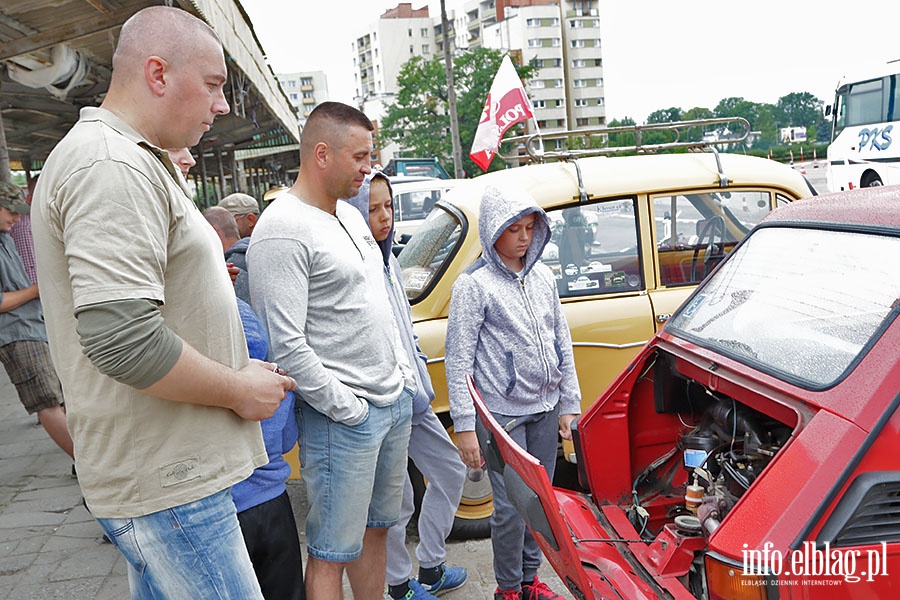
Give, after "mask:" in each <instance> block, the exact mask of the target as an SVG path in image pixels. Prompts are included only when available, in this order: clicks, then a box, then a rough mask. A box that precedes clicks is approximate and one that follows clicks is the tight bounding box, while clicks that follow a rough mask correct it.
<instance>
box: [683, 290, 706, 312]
mask: <svg viewBox="0 0 900 600" xmlns="http://www.w3.org/2000/svg"><path fill="white" fill-rule="evenodd" d="M705 301H706V294H697V297H696V298H694V299H693V300H692V301H691V303H690V304H688V306H687V308H685V309H684V316H686V317H691V316H693V315H694V311H695V310H697V309H698V308H699V307H700V305H701V304H703V302H705Z"/></svg>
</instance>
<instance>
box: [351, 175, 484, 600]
mask: <svg viewBox="0 0 900 600" xmlns="http://www.w3.org/2000/svg"><path fill="white" fill-rule="evenodd" d="M348 202H349V203H350V204H352V205H353V206H355V207H356V208H357V210H359V211H360V212H361V213H362V214H363V216H364V217H366V218H367V219H368V221H369V228H370V229H371V230H372V237H374V238H375V241H376V242H378V246H379V248H380V249H381V255H382V258H383V261H384V280H385V286H386V287H387V291H388V298H389V299H390V301H391V309H392V310H393V313H394V319H395V320H396V322H397V325H398V327H399V328H400V338H401V340H402V341H403V345H404V349H405V350H406V354H407V357H408V358H409V361H410V362H411V363H412V364H414V365H415V366H416V370H415V374H416V384H417V385H418V390H417V392H416V395H415V397H414V398H413V416H412V429H411V430H410V434H409V457H410V458H411V459H412V461H413V462H414V463H415V465H416V468H418V470H419V471H420V472H421V473H422V475H423V476H424V477H425V480H426V481H427V482H428V486H427V487H426V488H425V495H424V496H423V497H422V505H421V508H420V510H419V520H418V531H419V543H418V544H417V545H416V559H417V560H418V562H419V572H418V578H416V579H410V574H411V572H412V560H411V559H410V556H409V551H408V550H407V549H406V525H407V523H409V519H410V518H411V517H412V515H413V512H414V510H415V507H414V504H413V501H414V498H413V487H412V482H411V481H410V479H409V475H408V474H407V477H406V484H405V486H404V489H403V506H402V509H401V512H400V520H399V521H398V522H397V523H396V524H395V525H394V526H393V527H391V528H390V529H389V530H388V537H387V576H386V579H387V584H388V593H389V594H390V596H391V598H395V599H397V600H399V599H400V598H405V599H406V600H426V599H427V598H434V597H435V596H436V595H438V594H442V593H445V592H449V591H451V590H455V589H457V588H460V587H462V586H463V584H465V583H466V579H467V577H468V573H467V572H466V570H465V569H464V568H462V567H448V566H447V565H446V563H445V561H446V558H447V546H446V539H447V536H449V535H450V530H451V529H452V528H453V518H454V515H455V514H456V509H457V508H458V507H459V499H460V497H461V496H462V490H463V483H464V481H465V477H466V466H465V465H464V464H463V463H462V461H461V460H460V458H459V453H458V452H457V450H456V446H454V445H453V442H452V441H451V440H450V436H449V435H448V434H447V431H446V430H445V429H444V426H443V425H441V421H440V420H439V419H438V418H437V415H435V414H434V411H433V410H432V409H431V401H432V400H434V388H433V387H432V385H431V377H430V376H429V375H428V368H427V366H426V365H427V357H426V356H425V355H424V354H423V353H422V351H421V350H420V349H419V347H418V344H417V341H416V340H417V338H416V334H415V332H414V331H413V323H412V314H411V313H410V307H409V301H408V300H407V299H406V290H405V289H404V288H403V278H402V276H401V274H400V264H399V263H398V262H397V259H396V258H395V257H394V254H393V252H392V251H391V245H392V240H393V239H394V208H393V194H392V191H391V184H390V180H389V179H388V177H387V175H385V174H384V173H382V172H380V171H375V172H373V173H372V175H371V176H370V177H368V178H367V184H363V186H362V187H361V188H360V191H359V194H357V195H356V196H355V197H353V198H351V199H350V200H348Z"/></svg>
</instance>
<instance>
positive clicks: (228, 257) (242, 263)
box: [203, 206, 250, 304]
mask: <svg viewBox="0 0 900 600" xmlns="http://www.w3.org/2000/svg"><path fill="white" fill-rule="evenodd" d="M203 216H204V217H205V218H206V220H207V221H209V224H210V225H212V227H213V229H215V230H216V235H218V236H219V240H220V241H221V242H222V249H223V250H224V251H225V262H226V263H227V264H228V265H230V267H229V270H235V269H236V270H237V272H236V273H235V274H234V295H235V296H237V297H238V298H240V299H241V300H243V301H244V302H246V303H247V304H250V277H249V276H248V275H247V248H248V247H249V246H250V238H248V237H241V235H240V232H239V229H238V224H237V221H236V220H235V218H234V215H233V214H231V211H230V210H228V209H226V208H222V207H221V206H210V207H209V208H207V209H206V210H204V211H203Z"/></svg>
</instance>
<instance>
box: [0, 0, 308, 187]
mask: <svg viewBox="0 0 900 600" xmlns="http://www.w3.org/2000/svg"><path fill="white" fill-rule="evenodd" d="M153 5H169V6H176V7H179V8H182V9H184V10H187V11H189V12H191V13H192V14H194V15H196V16H198V17H199V18H201V19H203V20H204V21H206V22H207V23H208V24H209V25H210V26H211V27H212V28H213V29H214V30H215V31H216V33H217V34H218V35H219V37H220V38H221V40H222V45H223V46H224V48H225V55H226V61H227V64H228V69H229V81H228V83H227V85H226V89H225V94H226V97H227V98H228V101H229V104H230V106H231V112H230V113H229V114H228V115H226V116H224V117H218V118H217V119H216V122H215V125H214V126H213V129H212V130H211V131H209V132H208V133H207V134H206V135H205V136H204V137H203V139H202V140H201V142H200V145H199V146H197V147H196V148H194V149H193V153H194V155H195V157H196V158H197V161H198V165H197V166H196V167H195V168H194V173H192V175H193V177H194V180H195V183H196V184H197V189H198V196H199V200H200V202H201V204H209V203H211V200H214V199H216V198H219V199H221V197H222V196H223V195H225V194H226V193H230V192H231V191H246V192H249V193H252V194H254V195H257V197H259V198H261V197H262V194H263V193H264V192H265V190H266V189H268V187H269V185H271V184H275V183H284V182H285V180H286V179H287V170H288V169H291V168H294V167H295V166H296V165H297V162H298V160H299V152H298V148H299V141H300V130H299V127H298V125H297V116H296V114H295V112H294V110H293V108H292V107H291V105H290V103H289V102H288V99H287V97H286V96H285V94H284V92H283V91H282V90H281V88H280V87H279V85H278V82H277V80H276V79H275V75H274V73H273V72H272V70H271V68H269V66H268V65H267V64H266V62H265V56H264V53H263V49H262V47H261V45H260V43H259V40H258V39H257V37H256V34H255V33H254V31H253V27H252V24H251V23H250V18H249V17H248V16H247V14H246V12H245V11H244V9H243V7H242V6H241V5H240V2H239V1H238V0H168V1H165V0H157V1H153V0H4V1H3V2H2V3H0V115H2V122H0V162H3V159H4V158H6V157H5V156H4V154H5V153H8V159H9V164H10V166H11V167H12V168H13V169H16V170H24V171H26V173H29V172H32V171H35V170H39V169H40V168H41V165H42V164H43V161H44V160H45V159H46V158H47V155H48V154H49V153H50V151H51V150H52V149H53V147H54V146H55V145H56V143H57V142H58V141H59V140H60V139H62V137H63V136H64V135H65V134H66V133H67V132H68V131H69V129H70V128H71V127H72V125H74V124H75V122H76V121H77V120H78V112H79V110H80V109H81V108H82V107H84V106H97V105H99V104H100V102H101V101H102V100H103V96H104V94H105V93H106V90H107V88H108V86H109V78H110V73H111V68H112V55H113V51H114V50H115V44H116V40H117V39H118V34H119V30H120V29H121V26H122V24H123V23H124V22H125V21H126V20H127V19H128V17H130V16H131V15H132V14H134V13H135V12H137V11H138V10H140V9H142V8H144V7H147V6H153ZM3 132H5V144H4V143H3V139H2V133H3ZM251 150H252V152H248V151H251ZM236 152H237V153H238V155H237V156H238V157H236V156H235V153H236Z"/></svg>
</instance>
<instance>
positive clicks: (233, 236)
mask: <svg viewBox="0 0 900 600" xmlns="http://www.w3.org/2000/svg"><path fill="white" fill-rule="evenodd" d="M203 216H204V217H205V218H206V221H207V222H208V223H209V224H210V225H212V228H213V229H215V230H216V235H218V236H219V241H220V242H222V250H228V249H229V248H231V245H232V244H234V243H235V242H236V241H238V240H239V239H241V236H240V235H239V234H238V226H237V221H235V220H234V215H233V214H231V212H229V211H228V210H227V209H225V208H222V207H221V206H210V207H209V208H207V209H206V210H204V211H203Z"/></svg>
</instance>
